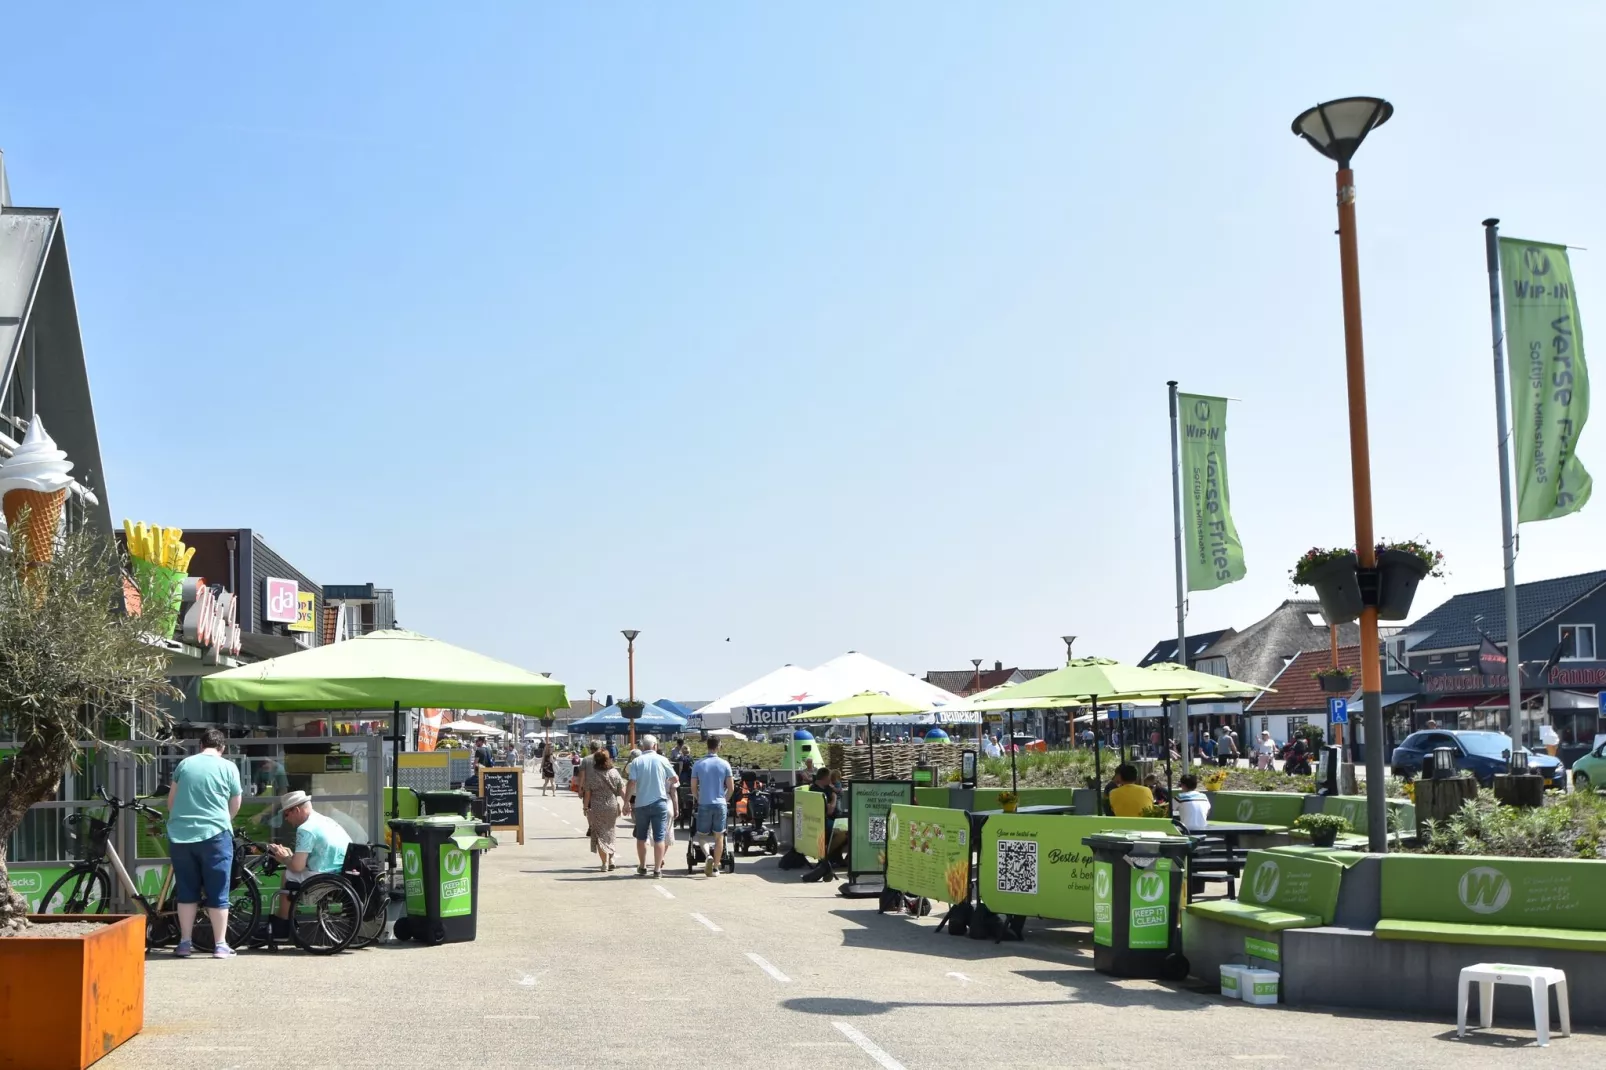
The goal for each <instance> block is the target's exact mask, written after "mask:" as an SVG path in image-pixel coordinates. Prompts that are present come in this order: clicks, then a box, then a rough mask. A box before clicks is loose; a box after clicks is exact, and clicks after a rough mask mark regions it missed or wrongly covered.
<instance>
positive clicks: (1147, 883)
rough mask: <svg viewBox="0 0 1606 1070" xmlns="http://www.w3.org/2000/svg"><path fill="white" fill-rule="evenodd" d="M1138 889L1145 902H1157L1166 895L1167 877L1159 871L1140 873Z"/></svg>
mask: <svg viewBox="0 0 1606 1070" xmlns="http://www.w3.org/2000/svg"><path fill="white" fill-rule="evenodd" d="M1136 891H1137V893H1138V898H1139V899H1141V900H1143V901H1144V902H1145V903H1157V902H1159V901H1160V898H1161V897H1162V896H1164V895H1165V878H1164V877H1162V876H1160V874H1158V873H1143V874H1140V875H1139V876H1138V886H1137V889H1136Z"/></svg>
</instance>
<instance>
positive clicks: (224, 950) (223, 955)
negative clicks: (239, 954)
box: [212, 944, 235, 959]
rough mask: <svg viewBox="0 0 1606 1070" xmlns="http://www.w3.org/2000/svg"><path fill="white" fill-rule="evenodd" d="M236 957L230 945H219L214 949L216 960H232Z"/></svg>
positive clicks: (213, 955)
mask: <svg viewBox="0 0 1606 1070" xmlns="http://www.w3.org/2000/svg"><path fill="white" fill-rule="evenodd" d="M234 955H235V951H234V949H233V948H232V947H230V946H229V945H228V944H218V945H217V946H216V947H214V948H213V949H212V957H213V958H215V959H232V958H233V957H234Z"/></svg>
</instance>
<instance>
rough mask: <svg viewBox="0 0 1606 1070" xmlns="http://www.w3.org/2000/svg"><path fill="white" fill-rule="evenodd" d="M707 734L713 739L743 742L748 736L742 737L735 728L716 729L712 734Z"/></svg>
mask: <svg viewBox="0 0 1606 1070" xmlns="http://www.w3.org/2000/svg"><path fill="white" fill-rule="evenodd" d="M707 734H708V736H709V737H710V738H711V739H742V740H745V739H746V738H747V737H746V736H744V735H742V734H741V733H740V732H738V731H736V730H735V729H733V728H716V729H714V730H713V731H712V732H709V733H707Z"/></svg>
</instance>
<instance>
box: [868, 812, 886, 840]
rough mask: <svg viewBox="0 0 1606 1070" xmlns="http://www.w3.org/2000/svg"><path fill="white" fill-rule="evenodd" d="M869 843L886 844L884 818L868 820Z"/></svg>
mask: <svg viewBox="0 0 1606 1070" xmlns="http://www.w3.org/2000/svg"><path fill="white" fill-rule="evenodd" d="M870 842H871V843H886V842H887V819H886V818H885V817H872V818H871V819H870Z"/></svg>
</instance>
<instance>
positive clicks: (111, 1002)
mask: <svg viewBox="0 0 1606 1070" xmlns="http://www.w3.org/2000/svg"><path fill="white" fill-rule="evenodd" d="M29 920H31V921H33V922H36V923H38V924H41V925H51V924H55V923H58V922H71V921H93V922H101V923H103V924H101V925H100V927H99V931H98V932H95V933H93V934H91V935H89V936H64V937H49V936H43V937H28V938H26V939H16V938H0V1066H6V1067H12V1066H15V1067H18V1068H22V1067H26V1068H28V1070H84V1067H86V1066H89V1065H90V1064H92V1063H94V1062H95V1061H96V1060H98V1059H100V1058H101V1057H102V1056H104V1055H106V1054H108V1053H109V1052H111V1051H112V1049H114V1048H116V1047H117V1046H118V1045H119V1044H121V1043H123V1041H125V1040H127V1039H128V1038H129V1037H131V1036H133V1035H134V1034H135V1033H138V1032H139V1031H140V1030H141V1029H142V1028H144V1025H145V919H144V917H142V916H139V915H133V916H127V917H113V918H107V917H106V916H105V915H103V914H97V915H85V916H75V915H59V916H57V915H53V916H44V915H33V916H30V919H29Z"/></svg>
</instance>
